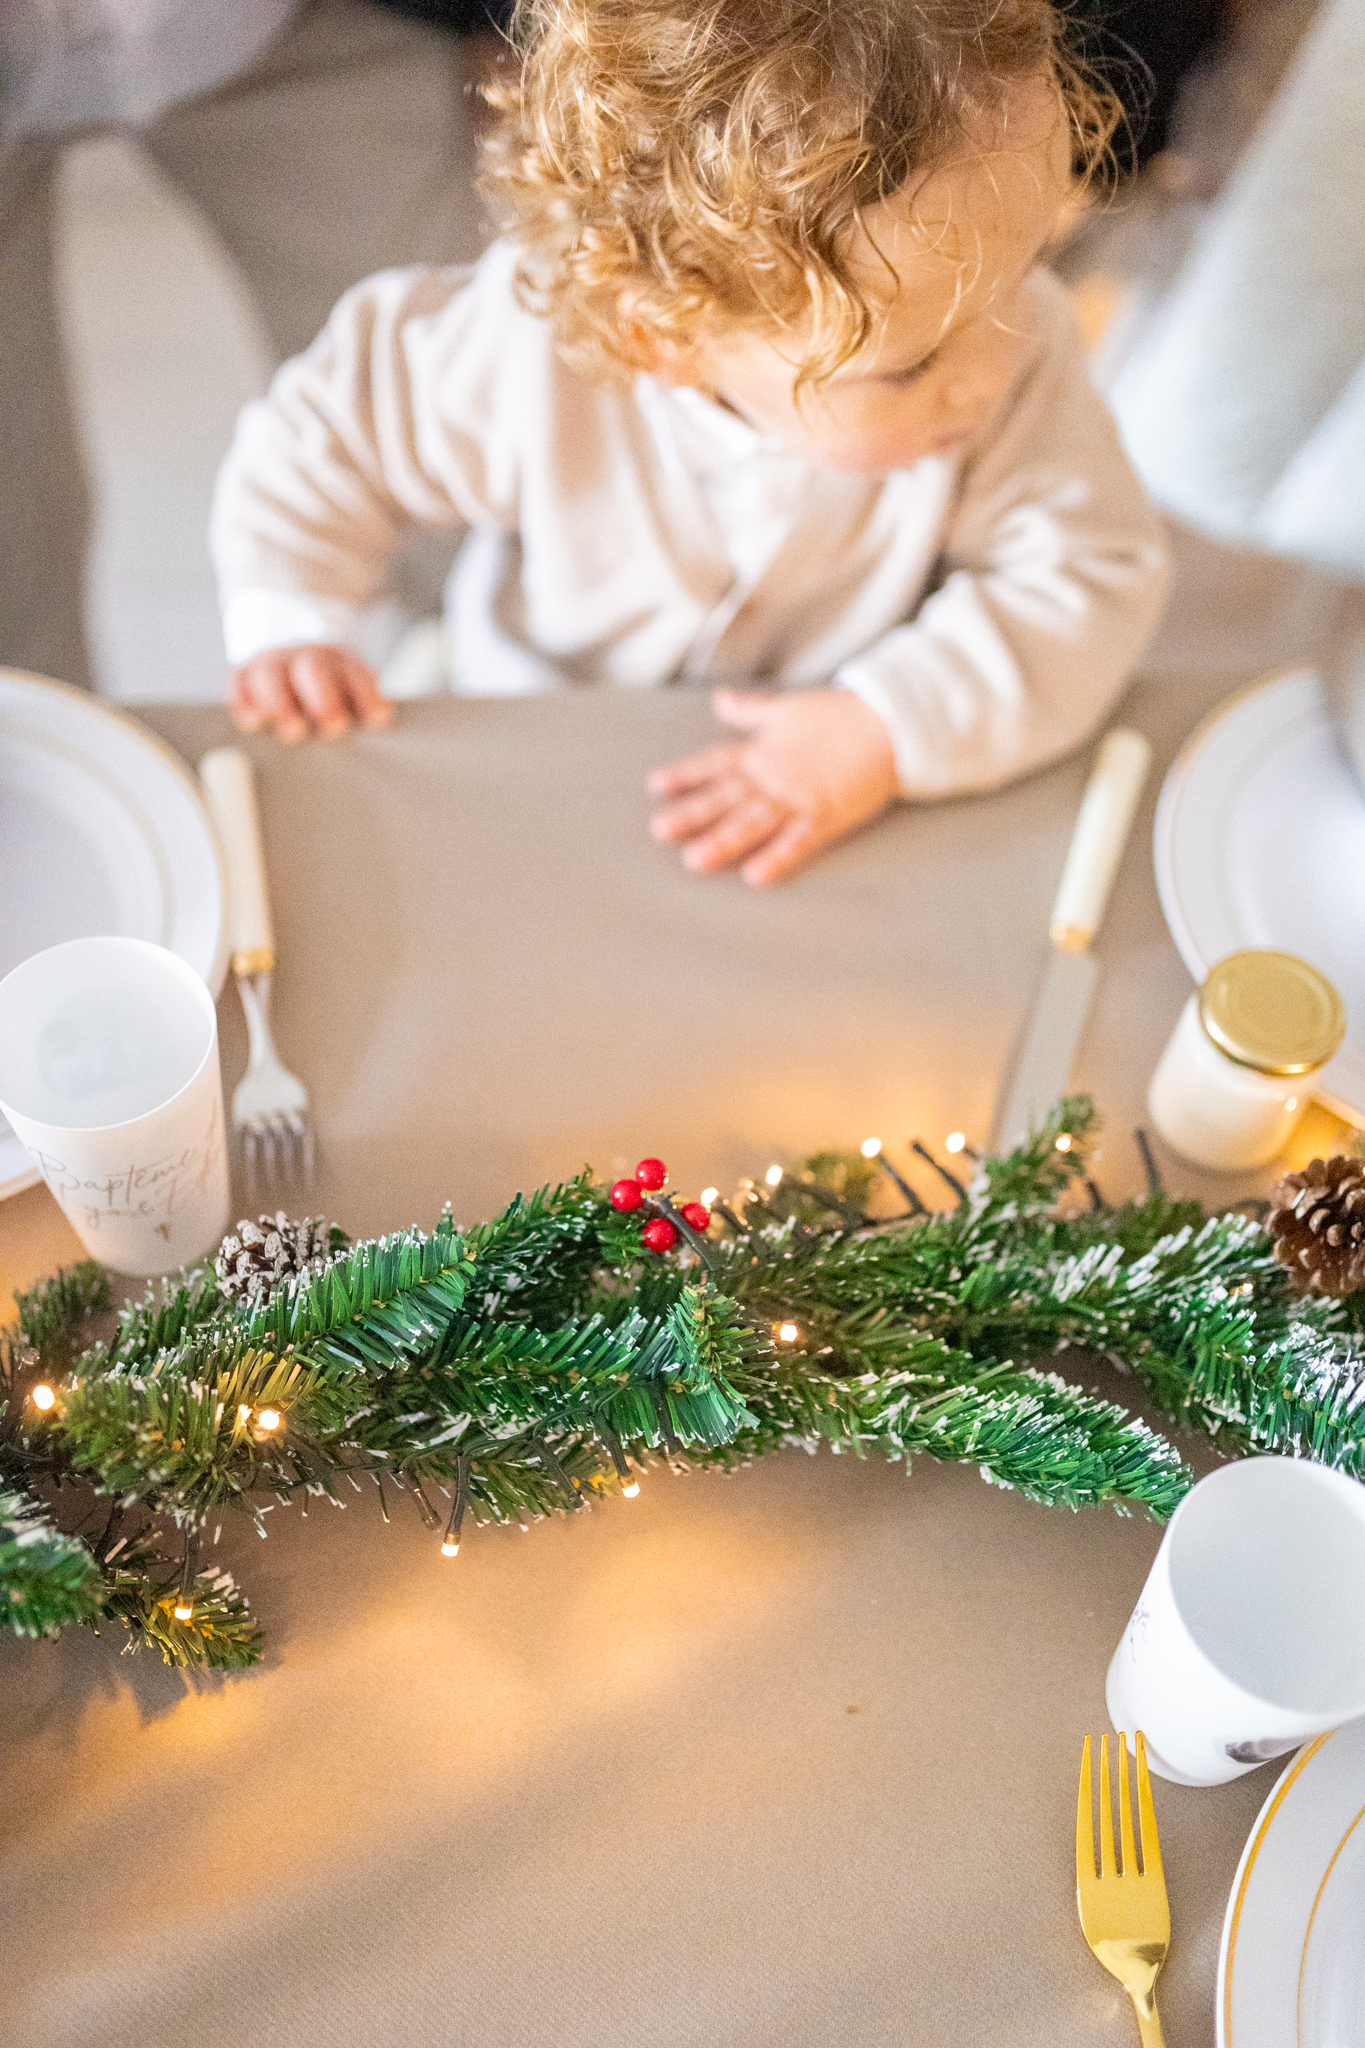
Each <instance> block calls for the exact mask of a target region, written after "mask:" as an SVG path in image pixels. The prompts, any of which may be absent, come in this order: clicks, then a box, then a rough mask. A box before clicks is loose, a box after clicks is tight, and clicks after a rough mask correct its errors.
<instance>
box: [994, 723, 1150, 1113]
mask: <svg viewBox="0 0 1365 2048" xmlns="http://www.w3.org/2000/svg"><path fill="white" fill-rule="evenodd" d="M1151 760H1152V749H1151V747H1150V745H1149V744H1148V742H1147V741H1146V740H1145V739H1144V738H1143V736H1142V734H1141V733H1139V732H1131V731H1128V730H1125V729H1119V730H1116V731H1114V732H1111V733H1108V734H1106V736H1105V739H1104V741H1103V743H1102V745H1101V747H1100V750H1099V753H1098V755H1097V756H1096V760H1095V766H1094V770H1093V772H1092V773H1091V777H1090V780H1089V782H1088V783H1087V784H1086V790H1085V795H1084V796H1083V797H1082V799H1081V807H1080V810H1079V812H1078V813H1077V816H1076V826H1075V830H1074V831H1073V832H1072V835H1071V844H1070V846H1069V848H1068V849H1067V856H1066V865H1065V866H1064V867H1063V869H1062V879H1061V881H1060V883H1059V884H1058V887H1057V897H1056V901H1055V902H1054V903H1053V906H1052V915H1051V917H1050V919H1049V920H1048V940H1049V949H1048V956H1047V964H1046V966H1045V967H1044V970H1043V977H1042V981H1041V983H1040V984H1039V987H1038V992H1037V994H1036V996H1035V997H1034V1002H1033V1008H1032V1011H1031V1013H1030V1016H1029V1021H1028V1029H1027V1031H1026V1032H1025V1034H1024V1040H1023V1045H1022V1049H1021V1051H1020V1054H1019V1058H1018V1061H1017V1064H1016V1065H1015V1067H1014V1070H1013V1077H1012V1079H1011V1077H1010V1076H1009V1075H1008V1074H1007V1075H1006V1077H1005V1080H1004V1082H1003V1083H1002V1085H1001V1088H1000V1092H999V1094H998V1096H997V1098H996V1106H995V1115H994V1118H993V1119H992V1125H991V1150H992V1151H993V1152H996V1153H1001V1152H1009V1151H1012V1150H1013V1149H1014V1147H1015V1146H1016V1145H1021V1144H1023V1143H1024V1142H1025V1141H1026V1140H1027V1138H1028V1137H1029V1135H1030V1133H1031V1132H1033V1131H1036V1130H1037V1129H1039V1127H1040V1126H1041V1125H1042V1124H1043V1123H1044V1122H1045V1120H1046V1118H1047V1114H1048V1111H1049V1110H1051V1109H1052V1108H1053V1107H1054V1106H1055V1104H1056V1103H1057V1102H1058V1100H1059V1099H1060V1097H1061V1096H1063V1095H1065V1093H1066V1084H1067V1077H1068V1075H1069V1074H1070V1072H1071V1063H1072V1061H1073V1059H1074V1058H1075V1055H1076V1047H1077V1045H1078V1044H1079V1042H1080V1036H1081V1032H1082V1030H1083V1029H1084V1027H1085V1020H1086V1017H1087V1015H1088V1014H1089V1011H1090V1004H1091V1001H1092V999H1093V997H1094V993H1095V986H1096V983H1097V982H1098V981H1099V975H1100V969H1099V962H1098V961H1097V960H1096V959H1095V957H1094V955H1093V954H1092V953H1091V951H1090V946H1091V943H1092V941H1093V939H1094V937H1095V934H1096V932H1097V931H1098V930H1099V928H1100V923H1101V921H1102V919H1103V917H1104V911H1105V905H1106V904H1107V903H1108V901H1109V892H1110V890H1111V889H1112V887H1113V885H1114V877H1115V875H1116V874H1117V872H1118V865H1119V861H1120V860H1121V859H1122V857H1123V849H1124V847H1125V846H1126V844H1127V842H1128V834H1129V832H1130V831H1131V830H1132V824H1133V817H1134V814H1135V813H1136V811H1137V806H1138V799H1139V798H1140V797H1141V795H1142V790H1143V785H1144V784H1145V782H1146V780H1147V771H1148V769H1149V767H1150V766H1151Z"/></svg>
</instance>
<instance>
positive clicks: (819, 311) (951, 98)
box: [484, 0, 1119, 378]
mask: <svg viewBox="0 0 1365 2048" xmlns="http://www.w3.org/2000/svg"><path fill="white" fill-rule="evenodd" d="M512 40H513V48H514V51H515V52H516V53H517V54H518V55H519V58H520V63H519V66H517V65H511V64H509V65H508V66H507V67H505V69H504V72H503V75H502V77H501V78H500V79H498V80H496V81H495V82H494V83H493V84H492V85H491V86H489V87H488V88H486V94H487V97H488V98H489V99H490V101H491V102H492V104H493V105H494V106H495V107H496V108H497V109H498V110H499V112H500V114H501V116H502V119H501V121H500V123H499V125H498V127H497V129H496V130H495V131H494V133H493V135H492V137H491V139H490V142H489V145H488V169H487V171H486V173H485V178H484V185H485V189H486V190H487V191H488V192H489V193H490V195H491V196H492V198H493V200H494V203H495V204H498V205H500V208H501V210H502V211H503V213H504V216H505V218H506V221H507V225H508V226H509V227H510V228H511V230H512V231H513V232H514V233H515V234H516V236H517V238H518V240H519V242H520V244H521V248H522V266H521V274H520V277H521V288H522V292H523V296H524V297H525V298H526V300H527V302H528V303H529V304H531V305H533V306H534V307H535V308H536V309H537V310H538V311H540V312H543V313H545V314H547V315H548V316H549V317H550V319H551V320H552V321H553V323H554V326H555V329H556V333H557V337H558V341H559V345H560V347H561V348H562V349H563V351H564V352H565V354H566V355H568V356H569V357H570V359H571V360H573V361H575V362H576V363H578V365H579V366H580V367H582V368H583V369H585V370H587V371H588V372H589V374H592V375H596V376H598V377H602V376H604V375H606V376H608V377H610V376H612V375H613V374H614V375H616V376H618V377H619V376H620V375H621V374H623V373H628V372H630V371H633V370H636V369H638V368H639V367H640V366H641V362H642V360H644V359H645V358H646V356H647V354H648V351H649V347H654V348H662V349H665V350H668V349H686V348H687V347H689V346H690V345H691V344H693V343H695V342H696V341H697V340H698V339H699V338H700V337H702V336H703V335H705V334H707V333H714V332H716V331H718V330H720V329H723V328H726V327H734V326H736V325H746V326H773V325H776V326H785V327H790V326H793V325H795V324H798V323H799V324H800V325H801V326H802V328H803V329H804V331H805V334H806V348H805V360H804V363H803V368H802V375H803V377H809V376H814V377H816V378H818V377H823V376H826V375H828V374H829V372H830V371H831V370H833V369H835V368H837V367H838V365H839V364H840V363H842V362H845V361H847V359H848V358H849V357H850V356H851V355H852V354H853V353H854V352H855V351H856V350H857V349H858V348H860V347H861V346H863V344H864V343H865V342H866V341H867V340H868V338H869V336H870V334H871V332H872V328H873V322H874V314H873V311H872V309H871V308H870V307H869V305H868V303H867V301H866V298H865V296H864V294H863V293H862V292H861V291H860V290H859V288H858V285H857V283H856V282H855V279H854V277H853V275H852V274H851V271H850V267H849V264H848V261H847V254H846V252H847V248H848V243H849V239H850V230H851V229H852V228H853V227H854V226H855V225H856V223H857V221H858V219H859V217H860V215H861V213H862V211H863V209H865V208H867V207H868V206H871V205H873V204H875V203H876V202H877V201H878V200H882V199H885V198H887V197H888V196H889V195H890V194H891V193H893V192H895V191H897V190H898V189H900V188H901V187H902V186H904V185H905V184H906V183H907V182H908V181H909V180H910V179H911V178H912V177H914V176H916V175H917V174H922V173H923V172H924V171H925V170H927V169H929V168H930V167H932V166H934V165H935V164H937V163H940V162H942V161H943V160H944V159H945V158H946V157H947V156H948V155H949V153H950V152H952V151H953V150H954V149H955V148H959V147H961V146H962V145H963V144H964V142H966V141H968V140H969V138H970V135H971V133H972V130H973V127H974V125H975V124H976V123H978V122H979V121H980V119H981V117H982V116H989V115H990V114H992V113H993V112H995V111H996V110H997V109H998V108H999V106H1000V103H1001V101H1002V100H1003V98H1004V96H1005V94H1006V93H1007V92H1008V91H1009V89H1010V88H1011V87H1012V86H1014V85H1016V84H1018V83H1021V82H1023V81H1026V80H1030V79H1036V78H1040V77H1042V78H1050V79H1051V80H1052V81H1053V82H1054V83H1055V87H1056V91H1057V94H1058V98H1059V102H1060V105H1061V107H1062V108H1063V109H1064V111H1065V114H1066V117H1067V119H1068V121H1069V123H1070V130H1071V135H1072V139H1073V159H1074V162H1075V165H1076V169H1077V173H1078V175H1079V176H1080V177H1082V178H1086V177H1089V176H1091V175H1093V173H1094V171H1095V170H1096V168H1097V167H1098V166H1099V165H1100V164H1101V163H1102V162H1104V160H1105V158H1106V155H1107V147H1108V142H1109V138H1110V136H1111V134H1112V133H1113V130H1114V127H1115V125H1116V121H1117V119H1118V112H1119V110H1118V107H1117V103H1116V102H1115V101H1114V99H1113V98H1112V96H1111V95H1110V94H1108V93H1107V92H1106V91H1105V90H1104V89H1103V88H1102V87H1100V86H1099V85H1098V84H1097V83H1096V82H1095V81H1094V80H1093V79H1092V77H1091V76H1090V75H1089V74H1088V72H1087V71H1086V70H1085V68H1084V67H1083V66H1082V65H1081V64H1080V63H1079V62H1078V61H1077V60H1076V59H1075V58H1074V57H1073V56H1072V55H1071V53H1070V52H1069V50H1068V47H1067V41H1066V33H1065V24H1064V21H1063V19H1062V16H1061V15H1060V13H1059V11H1058V9H1057V8H1056V7H1055V6H1054V5H1052V4H1051V0H517V9H516V14H515V18H514V24H513V31H512ZM642 337H648V343H647V344H646V342H645V341H644V340H643V339H642Z"/></svg>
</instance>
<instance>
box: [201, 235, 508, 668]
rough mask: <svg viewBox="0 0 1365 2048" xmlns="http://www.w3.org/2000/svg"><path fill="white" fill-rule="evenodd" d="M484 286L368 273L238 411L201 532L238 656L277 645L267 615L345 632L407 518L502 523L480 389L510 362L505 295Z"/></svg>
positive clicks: (493, 409)
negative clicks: (205, 533)
mask: <svg viewBox="0 0 1365 2048" xmlns="http://www.w3.org/2000/svg"><path fill="white" fill-rule="evenodd" d="M488 260H489V259H487V258H485V265H487V264H488ZM484 267H485V266H484V265H481V266H480V271H483V270H484ZM498 282H499V280H498V279H496V278H495V279H493V280H491V284H492V285H493V286H494V287H496V286H497V284H498ZM489 285H490V280H488V279H487V278H486V277H485V278H483V279H481V278H480V273H479V272H475V273H473V274H472V277H471V273H469V272H467V271H455V270H444V271H383V272H381V273H379V275H378V276H375V277H371V278H367V279H366V280H365V281H364V282H363V283H361V284H359V285H356V286H355V287H354V288H353V289H352V290H351V291H349V292H347V294H346V295H345V297H344V298H343V299H342V300H341V301H340V302H339V304H338V305H337V307H336V309H335V310H334V312H333V313H332V315H331V318H330V319H329V320H328V323H327V325H326V327H325V328H324V329H323V331H322V333H321V334H320V335H319V336H318V338H317V340H316V341H315V342H313V343H312V345H311V346H310V347H309V348H307V349H306V350H305V351H304V352H303V354H302V355H299V356H296V357H294V359H293V360H292V361H290V362H288V363H286V364H285V365H284V367H283V368H282V369H281V370H280V372H279V373H278V375H277V376H276V377H275V379H274V382H273V383H272V385H271V387H270V390H269V392H268V394H267V395H266V397H265V398H263V399H260V400H258V401H256V402H255V403H253V404H251V405H248V406H247V407H246V408H245V409H244V411H243V413H242V415H241V418H240V420H239V421H238V425H237V431H236V434H235V436H234V439H233V442H232V446H231V448H230V449H229V451H228V454H227V457H226V459H225V461H224V463H223V466H222V469H221V471H220V472H219V476H218V482H217V487H216V489H215V493H214V503H213V514H212V520H211V523H210V533H209V546H210V552H211V554H212V557H213V562H214V567H215V570H216V572H217V576H218V582H219V589H220V594H221V598H222V602H223V606H224V611H225V616H226V619H227V622H228V625H229V628H230V629H231V637H232V639H233V641H234V645H235V650H236V658H238V659H241V658H242V651H241V650H242V649H244V648H245V647H246V646H247V645H248V643H250V645H251V650H252V651H258V649H259V647H260V646H261V645H263V644H285V643H284V642H282V641H280V640H279V638H278V634H277V633H275V632H274V631H273V630H272V622H279V630H280V631H283V632H285V635H286V640H287V639H288V638H290V637H297V633H296V632H291V631H289V630H287V629H288V628H290V627H291V626H293V625H296V624H297V620H298V619H302V618H305V617H309V618H311V617H312V616H313V614H315V613H316V614H317V617H318V619H319V620H321V621H323V622H324V623H325V622H327V621H331V622H333V629H332V630H331V631H327V632H324V633H323V634H322V635H321V637H325V638H332V637H344V633H343V630H342V628H343V625H344V622H345V621H347V620H348V619H350V618H351V617H353V616H354V613H355V612H356V610H357V609H358V608H360V607H362V606H364V605H366V604H368V603H370V602H371V601H372V600H373V599H374V598H375V597H376V596H377V595H378V594H379V592H380V591H381V590H382V588H383V586H384V582H385V578H386V575H387V572H388V566H389V561H390V558H391V556H392V554H393V551H394V548H395V546H396V544H397V542H398V539H399V537H400V536H401V534H402V533H403V532H404V531H405V529H407V528H408V527H411V526H414V525H420V526H431V527H443V528H447V529H450V530H452V531H459V530H461V529H463V528H465V527H467V526H469V525H473V524H495V525H496V524H502V523H505V518H506V513H505V510H503V509H502V508H503V507H504V506H505V503H506V501H507V499H508V498H509V496H510V489H509V484H508V479H507V476H506V470H507V467H508V463H509V460H510V455H509V452H508V451H507V450H506V449H504V450H502V451H499V450H498V449H497V448H496V447H494V446H493V445H492V429H491V425H490V424H489V423H491V422H492V421H494V420H495V419H496V418H497V417H498V410H499V409H498V407H497V405H496V402H495V392H494V391H492V390H490V388H489V386H490V382H491V383H494V384H496V381H497V379H498V378H499V377H500V376H501V375H503V374H505V373H506V372H505V358H506V355H507V352H508V351H507V347H506V342H507V339H508V337H507V336H506V334H505V333H504V335H503V337H502V340H503V343H504V346H503V348H502V349H501V350H500V349H499V347H498V346H497V340H498V337H497V334H496V332H495V330H496V329H497V328H498V327H499V326H502V327H503V328H504V329H505V328H506V326H507V319H506V317H503V318H502V319H501V320H500V319H499V313H500V311H501V312H503V313H504V315H505V311H506V307H507V305H508V299H507V295H506V294H505V293H500V292H498V291H497V290H496V288H495V289H492V290H490V288H489ZM513 353H515V349H513ZM272 597H273V599H274V602H273V603H272V602H269V601H268V600H270V599H271V598H272ZM262 633H264V640H262V637H261V636H262Z"/></svg>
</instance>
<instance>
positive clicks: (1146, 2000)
mask: <svg viewBox="0 0 1365 2048" xmlns="http://www.w3.org/2000/svg"><path fill="white" fill-rule="evenodd" d="M1136 1740H1137V1804H1138V1835H1139V1844H1138V1846H1139V1847H1140V1849H1141V1852H1142V1868H1141V1870H1139V1869H1138V1859H1137V1856H1136V1855H1135V1853H1134V1848H1133V1820H1132V1815H1131V1813H1130V1812H1129V1808H1128V1743H1127V1738H1126V1737H1125V1736H1123V1735H1120V1736H1119V1739H1118V1741H1119V1748H1118V1793H1119V1841H1120V1846H1121V1847H1122V1850H1123V1867H1122V1869H1121V1870H1120V1869H1116V1868H1115V1864H1114V1817H1113V1811H1112V1809H1111V1807H1110V1804H1109V1737H1108V1736H1107V1735H1102V1736H1101V1737H1100V1868H1099V1875H1098V1876H1096V1874H1095V1836H1094V1825H1093V1822H1092V1819H1091V1811H1090V1808H1091V1793H1090V1737H1089V1736H1088V1735H1087V1736H1086V1738H1085V1748H1084V1749H1083V1750H1082V1752H1081V1790H1080V1797H1079V1798H1078V1800H1077V1802H1076V1905H1077V1908H1078V1909H1079V1912H1080V1916H1081V1933H1082V1934H1083V1935H1084V1936H1085V1938H1086V1940H1087V1941H1088V1942H1089V1943H1090V1946H1091V1948H1092V1949H1093V1950H1094V1951H1095V1954H1096V1955H1097V1956H1098V1957H1099V1960H1100V1961H1101V1962H1102V1963H1103V1964H1104V1967H1105V1969H1106V1970H1108V1971H1109V1973H1110V1975H1111V1976H1113V1977H1117V1978H1118V1980H1119V1982H1120V1984H1121V1985H1122V1986H1123V1988H1124V1990H1125V1991H1126V1992H1127V1993H1128V1996H1129V1997H1130V1998H1131V1999H1132V2001H1133V2011H1134V2012H1135V2013H1136V2014H1137V2023H1138V2033H1139V2034H1140V2035H1141V2037H1142V2048H1163V2043H1162V2038H1161V2021H1160V2020H1159V2019H1158V2018H1157V2013H1156V1996H1155V1987H1156V1980H1157V1973H1158V1971H1159V1970H1160V1968H1161V1965H1162V1964H1163V1963H1164V1962H1165V1960H1166V1951H1167V1950H1168V1949H1169V1948H1170V1945H1171V1913H1170V1908H1169V1906H1168V1905H1167V1903H1166V1879H1165V1877H1164V1876H1163V1875H1162V1870H1161V1844H1160V1842H1159V1841H1158V1840H1157V1835H1156V1811H1155V1809H1154V1807H1153V1805H1152V1785H1151V1780H1150V1779H1149V1778H1148V1776H1147V1751H1146V1748H1145V1746H1144V1744H1143V1740H1142V1732H1141V1730H1139V1731H1138V1735H1137V1738H1136Z"/></svg>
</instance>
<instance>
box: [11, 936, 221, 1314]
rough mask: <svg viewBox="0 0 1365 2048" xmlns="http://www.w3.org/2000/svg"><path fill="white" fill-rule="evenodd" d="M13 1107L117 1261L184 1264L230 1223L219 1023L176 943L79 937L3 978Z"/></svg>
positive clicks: (89, 1230) (96, 1253)
mask: <svg viewBox="0 0 1365 2048" xmlns="http://www.w3.org/2000/svg"><path fill="white" fill-rule="evenodd" d="M0 1110H3V1111H4V1114H5V1115H6V1117H8V1119H9V1121H10V1123H11V1124H12V1125H13V1127H14V1130H15V1132H16V1134H17V1136H18V1137H19V1138H21V1139H22V1140H23V1143H24V1144H25V1145H26V1146H27V1147H28V1150H29V1151H30V1153H31V1154H32V1155H33V1159H34V1162H35V1164H36V1165H37V1167H38V1169H39V1171H40V1172H41V1174H42V1176H43V1179H44V1180H45V1181H46V1182H47V1184H48V1186H49V1188H51V1190H52V1192H53V1194H54V1195H55V1196H56V1198H57V1200H58V1202H59V1203H60V1204H61V1206H62V1209H63V1211H64V1212H65V1214H66V1217H67V1219H68V1221H69V1222H70V1224H71V1226H72V1228H73V1229H74V1230H75V1232H76V1234H77V1236H78V1237H79V1238H80V1240H81V1242H82V1244H84V1245H85V1247H86V1249H87V1250H88V1251H89V1252H90V1254H91V1256H92V1257H93V1258H96V1259H98V1260H100V1262H101V1264H103V1265H106V1266H112V1267H113V1269H114V1271H115V1272H118V1273H133V1274H141V1275H152V1274H157V1273H169V1272H173V1271H174V1270H175V1269H176V1268H177V1267H179V1266H186V1265H191V1264H193V1263H194V1261H195V1260H196V1259H201V1258H203V1256H204V1255H205V1253H206V1252H209V1251H211V1250H212V1249H213V1248H214V1246H215V1245H216V1244H217V1243H218V1242H219V1240H220V1239H221V1238H222V1236H223V1233H224V1231H225V1230H226V1229H227V1225H228V1215H229V1206H230V1197H229V1189H228V1168H227V1145H226V1142H225V1136H224V1128H223V1081H222V1074H221V1071H220V1069H219V1064H218V1020H217V1016H216V1014H215V1012H214V1007H213V999H212V997H211V996H210V994H209V992H208V990H207V989H206V988H205V986H204V984H203V982H202V981H201V980H200V978H199V976H198V975H197V974H196V973H195V972H194V969H193V968H192V967H189V966H187V965H186V963H185V962H184V961H183V960H181V959H180V958H179V957H178V956H177V955H176V954H174V953H171V952H168V951H167V950H166V948H165V947H164V946H153V945H151V944H149V943H148V942H147V941H146V940H145V939H72V940H70V941H68V943H67V944H65V945H62V946H51V947H49V948H48V949H47V951H46V952H43V953H35V954H34V955H33V956H32V958H31V959H28V960H25V961H24V962H23V964H22V965H21V966H19V967H16V968H15V969H14V971H13V973H11V974H8V975H7V976H6V977H5V979H4V980H3V981H0Z"/></svg>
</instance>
